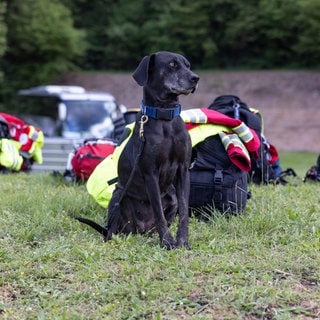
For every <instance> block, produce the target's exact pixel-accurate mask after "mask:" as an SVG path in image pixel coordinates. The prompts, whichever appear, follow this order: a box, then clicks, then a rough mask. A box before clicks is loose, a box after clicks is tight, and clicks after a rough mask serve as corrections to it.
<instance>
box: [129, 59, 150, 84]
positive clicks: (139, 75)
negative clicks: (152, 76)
mask: <svg viewBox="0 0 320 320" xmlns="http://www.w3.org/2000/svg"><path fill="white" fill-rule="evenodd" d="M149 61H150V56H145V57H144V58H143V59H142V60H141V62H140V63H139V65H138V67H137V69H136V70H135V72H134V73H133V75H132V77H133V79H134V80H136V82H137V83H138V84H139V85H140V86H142V87H143V86H145V85H146V84H147V82H148V73H149Z"/></svg>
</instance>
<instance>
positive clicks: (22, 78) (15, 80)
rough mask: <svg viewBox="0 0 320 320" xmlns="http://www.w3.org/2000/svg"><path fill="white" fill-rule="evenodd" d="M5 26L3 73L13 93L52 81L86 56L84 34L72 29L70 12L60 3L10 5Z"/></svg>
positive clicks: (37, 0)
mask: <svg viewBox="0 0 320 320" xmlns="http://www.w3.org/2000/svg"><path fill="white" fill-rule="evenodd" d="M6 24H7V27H8V33H7V42H8V50H7V52H6V54H5V64H4V71H5V78H6V81H8V82H9V83H10V85H11V87H12V88H14V89H18V88H24V87H28V86H32V85H38V84H44V83H48V82H50V81H52V80H53V79H54V78H55V77H56V76H57V75H58V74H59V73H61V72H63V71H67V70H70V69H72V68H75V67H76V65H77V63H78V62H79V61H80V60H79V59H81V58H82V57H83V54H84V53H85V49H86V44H85V41H84V35H85V33H84V32H83V31H81V30H77V29H75V28H74V27H73V20H72V16H71V14H70V11H69V10H68V9H67V8H66V7H65V6H63V5H62V4H61V3H58V2H57V1H51V0H25V1H20V0H10V1H7V14H6Z"/></svg>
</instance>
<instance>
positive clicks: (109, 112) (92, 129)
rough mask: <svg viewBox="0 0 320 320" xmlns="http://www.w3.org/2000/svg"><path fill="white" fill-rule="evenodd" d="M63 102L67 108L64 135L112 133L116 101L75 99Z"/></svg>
mask: <svg viewBox="0 0 320 320" xmlns="http://www.w3.org/2000/svg"><path fill="white" fill-rule="evenodd" d="M63 103H64V104H65V105H66V110H67V114H66V121H65V124H64V129H63V136H65V137H67V138H78V137H79V138H80V137H82V138H87V137H110V136H111V135H112V132H113V129H114V125H113V121H112V118H113V115H114V113H115V111H116V104H115V102H114V101H90V100H73V101H63Z"/></svg>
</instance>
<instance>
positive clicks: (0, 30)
mask: <svg viewBox="0 0 320 320" xmlns="http://www.w3.org/2000/svg"><path fill="white" fill-rule="evenodd" d="M5 11H6V4H5V3H4V2H1V3H0V61H1V63H0V83H1V81H2V77H3V72H2V68H3V66H2V64H3V63H2V62H3V61H2V56H3V55H4V53H5V51H6V48H7V40H6V35H7V26H6V24H5V23H4V14H5Z"/></svg>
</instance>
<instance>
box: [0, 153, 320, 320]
mask: <svg viewBox="0 0 320 320" xmlns="http://www.w3.org/2000/svg"><path fill="white" fill-rule="evenodd" d="M316 156H317V155H315V154H302V153H281V164H282V167H283V168H284V169H286V168H287V167H292V168H294V169H295V170H296V172H297V173H298V175H299V177H298V178H295V179H294V178H290V182H289V184H288V185H286V186H274V185H269V186H250V190H251V192H252V199H250V200H249V201H248V204H247V209H246V212H245V214H243V215H241V216H236V217H231V218H229V219H227V218H224V217H221V216H218V215H217V216H214V218H212V219H211V220H210V221H209V222H199V221H197V220H196V219H194V218H192V219H191V222H190V243H191V246H192V249H191V250H189V251H188V250H185V249H179V250H174V251H166V250H164V249H161V248H160V247H159V239H158V237H157V236H156V235H155V236H154V237H146V236H142V235H132V236H129V237H124V236H116V237H114V238H113V240H112V241H110V242H108V243H104V242H103V241H102V238H101V237H100V236H99V235H98V234H97V233H95V232H94V231H92V230H91V229H89V228H88V227H86V226H84V225H82V224H80V223H78V222H77V221H75V220H74V219H73V218H72V216H74V215H81V216H86V217H91V218H93V219H95V220H96V221H98V222H102V221H103V220H104V215H105V212H104V209H102V208H100V207H99V206H98V204H96V203H95V202H94V201H93V200H92V199H91V198H90V197H89V195H88V194H87V192H86V189H85V186H84V185H76V184H71V185H70V184H67V183H65V182H64V181H63V180H61V179H59V178H57V177H53V176H51V175H49V174H40V175H26V174H14V175H2V176H0V191H1V192H0V203H1V211H0V225H1V230H0V275H1V277H0V318H1V319H319V318H320V290H319V280H320V184H314V183H303V182H302V177H303V176H304V174H305V172H306V170H307V169H308V168H309V167H310V166H311V165H312V164H314V163H315V161H316ZM173 227H174V228H175V226H173Z"/></svg>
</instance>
